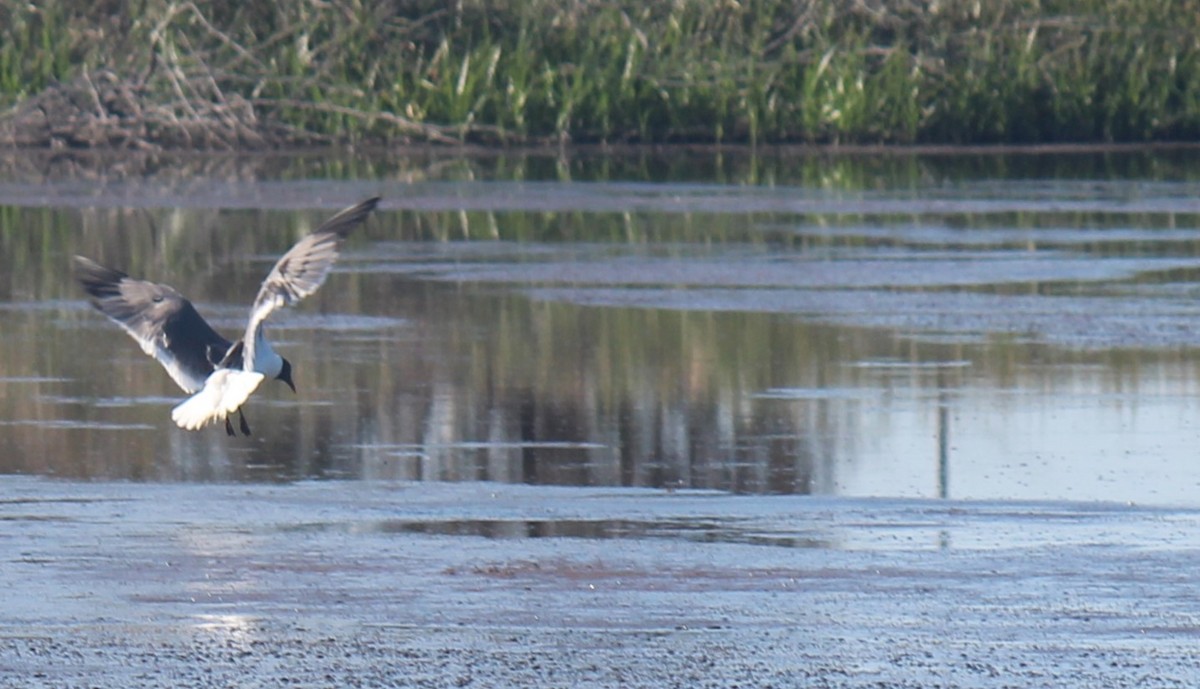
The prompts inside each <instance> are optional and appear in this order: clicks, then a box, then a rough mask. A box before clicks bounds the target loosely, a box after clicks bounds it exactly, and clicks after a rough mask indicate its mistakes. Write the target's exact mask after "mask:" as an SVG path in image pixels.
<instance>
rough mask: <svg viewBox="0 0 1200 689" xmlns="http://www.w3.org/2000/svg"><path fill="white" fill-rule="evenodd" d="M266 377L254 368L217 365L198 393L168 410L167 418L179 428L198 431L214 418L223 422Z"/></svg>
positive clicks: (248, 397)
mask: <svg viewBox="0 0 1200 689" xmlns="http://www.w3.org/2000/svg"><path fill="white" fill-rule="evenodd" d="M264 378H266V376H264V375H263V374H261V373H259V372H258V371H243V370H241V369H236V368H219V369H217V370H215V371H213V372H212V374H211V375H209V376H208V380H206V381H204V387H203V388H201V389H200V392H197V393H196V394H194V395H192V396H191V397H189V398H187V399H186V400H184V401H183V403H181V404H179V405H178V406H176V407H175V408H174V409H172V410H171V419H173V420H174V421H175V423H176V424H178V425H179V427H180V428H184V429H187V430H189V431H195V430H199V429H201V428H204V427H205V426H207V425H209V424H210V423H216V422H217V421H224V420H225V418H226V417H228V416H229V415H230V414H232V413H233V412H235V411H237V410H238V409H240V408H241V406H242V405H243V404H245V403H246V400H248V399H250V395H251V394H253V393H254V391H255V390H257V389H258V384H259V383H261V382H263V379H264Z"/></svg>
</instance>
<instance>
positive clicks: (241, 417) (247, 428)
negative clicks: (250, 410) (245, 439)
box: [238, 407, 250, 435]
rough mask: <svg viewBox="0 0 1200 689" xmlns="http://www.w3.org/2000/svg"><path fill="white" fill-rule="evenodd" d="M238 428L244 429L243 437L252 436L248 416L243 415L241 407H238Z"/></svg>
mask: <svg viewBox="0 0 1200 689" xmlns="http://www.w3.org/2000/svg"><path fill="white" fill-rule="evenodd" d="M238 426H240V427H241V429H242V435H250V424H248V423H246V415H245V414H243V413H242V409H241V407H238Z"/></svg>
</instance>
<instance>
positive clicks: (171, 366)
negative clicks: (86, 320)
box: [73, 256, 230, 392]
mask: <svg viewBox="0 0 1200 689" xmlns="http://www.w3.org/2000/svg"><path fill="white" fill-rule="evenodd" d="M73 264H74V269H75V277H76V278H77V279H78V280H79V283H80V284H81V285H83V289H84V290H85V291H86V292H87V293H88V295H89V296H90V297H91V302H92V305H93V306H95V307H96V309H97V310H99V311H100V312H101V313H103V314H104V315H105V316H108V317H109V318H110V319H111V320H112V321H113V322H115V323H116V324H117V325H119V326H121V327H122V328H124V329H125V332H127V333H129V335H130V336H131V337H133V339H134V340H136V341H137V343H138V344H139V345H141V347H142V351H144V352H145V353H147V354H149V355H150V356H152V357H154V358H155V359H157V360H158V362H159V363H160V364H162V365H163V368H165V369H167V373H169V374H170V375H171V378H172V379H173V380H174V381H175V382H176V383H178V384H179V387H181V388H183V390H184V392H196V391H197V390H199V389H200V388H202V387H204V381H205V379H206V378H208V374H209V373H211V372H212V370H213V364H214V362H215V361H219V360H220V359H221V358H222V357H224V356H225V353H226V352H227V351H228V350H229V347H230V343H229V341H228V340H226V339H225V338H223V337H221V336H220V335H219V334H217V332H216V331H215V330H213V329H212V326H210V325H209V324H208V322H207V321H205V320H204V318H203V317H202V316H201V315H200V314H199V313H198V312H197V311H196V309H195V307H193V306H192V303H191V302H190V301H188V300H187V299H186V298H184V296H183V295H182V294H180V293H179V292H178V291H177V290H175V288H173V287H171V286H169V285H162V284H158V283H154V282H147V281H145V280H135V279H133V278H131V277H129V276H128V275H126V274H125V273H122V272H121V271H119V270H113V269H112V268H106V267H104V266H102V265H100V264H99V263H96V262H95V261H92V260H90V259H87V258H84V257H82V256H75V257H74V259H73Z"/></svg>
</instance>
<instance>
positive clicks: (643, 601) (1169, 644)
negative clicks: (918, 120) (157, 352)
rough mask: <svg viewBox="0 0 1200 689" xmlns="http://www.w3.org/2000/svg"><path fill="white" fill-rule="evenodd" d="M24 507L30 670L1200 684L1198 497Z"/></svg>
mask: <svg viewBox="0 0 1200 689" xmlns="http://www.w3.org/2000/svg"><path fill="white" fill-rule="evenodd" d="M0 521H2V522H3V523H4V524H5V529H4V535H3V536H0V541H3V542H4V547H3V552H4V555H3V557H2V560H0V580H2V581H0V608H2V609H3V610H4V615H3V617H2V618H0V685H2V686H11V687H62V686H93V687H154V686H175V687H201V686H203V687H210V686H313V687H325V686H328V687H335V686H336V687H360V686H361V687H391V686H415V687H461V686H472V687H502V686H564V687H566V686H571V687H671V686H678V687H698V686H699V687H703V686H714V687H716V686H720V687H728V686H822V687H880V686H886V687H935V686H936V687H1015V686H1020V687H1043V686H1046V687H1048V686H1106V687H1134V686H1156V687H1166V686H1180V687H1185V686H1195V684H1196V682H1197V681H1200V671H1198V670H1197V667H1196V664H1195V662H1194V648H1195V643H1196V639H1197V633H1198V632H1200V584H1197V580H1196V578H1195V577H1193V576H1191V574H1190V573H1191V570H1192V568H1193V565H1194V560H1195V537H1194V534H1195V533H1196V529H1197V527H1200V512H1197V511H1195V510H1194V509H1182V508H1166V507H1140V506H1133V505H1116V504H1102V503H1092V504H1079V503H1058V502H1028V503H1021V502H1003V503H991V502H965V501H942V502H939V501H926V500H911V501H909V500H884V499H846V498H812V497H809V498H805V497H798V496H792V497H788V496H776V497H769V498H764V497H761V496H736V495H730V494H724V493H717V492H707V491H657V490H632V489H613V488H552V487H529V486H514V485H501V484H492V483H460V484H438V483H424V484H413V483H375V484H369V483H362V482H321V483H301V484H294V485H280V486H254V485H250V486H247V485H189V484H177V485H166V484H126V483H106V484H95V483H72V482H64V481H50V480H44V479H22V478H10V479H8V480H6V482H5V484H4V486H3V488H2V489H0Z"/></svg>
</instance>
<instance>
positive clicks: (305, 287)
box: [242, 196, 379, 371]
mask: <svg viewBox="0 0 1200 689" xmlns="http://www.w3.org/2000/svg"><path fill="white" fill-rule="evenodd" d="M378 204H379V197H378V196H376V197H374V198H370V199H367V200H366V201H363V202H361V203H358V204H356V205H353V206H351V207H349V208H347V209H345V210H343V211H341V212H340V213H338V214H337V215H335V216H333V217H332V218H330V219H328V220H326V221H325V222H324V223H322V224H321V226H320V227H318V228H317V229H316V230H314V231H313V232H312V233H311V234H309V235H307V236H306V237H304V238H303V239H301V240H300V241H298V242H296V244H295V246H293V247H292V248H291V249H289V250H288V252H287V253H286V254H284V255H283V257H282V258H280V259H279V260H278V261H277V262H276V263H275V267H274V268H272V269H271V272H270V274H268V275H267V279H266V280H263V283H262V287H261V288H259V290H258V296H257V297H255V298H254V306H252V307H251V308H250V320H249V321H248V322H247V324H246V334H245V337H244V338H243V340H244V342H245V353H244V356H243V359H242V360H243V362H244V363H243V367H244V368H245V369H246V370H247V371H250V370H253V369H254V347H255V344H257V342H258V340H259V337H260V336H259V330H260V329H261V328H262V324H263V321H265V320H266V319H267V317H268V316H270V315H271V313H272V312H273V311H275V309H277V308H279V307H281V306H288V305H290V304H294V303H296V302H298V301H300V300H301V299H303V298H304V297H307V296H308V295H310V294H312V293H313V292H316V291H317V289H318V288H320V287H321V283H323V282H325V276H326V275H328V274H329V269H330V268H332V267H333V264H334V261H336V260H337V257H338V252H339V251H340V250H341V245H342V240H343V239H345V238H346V235H348V234H349V233H350V231H351V230H353V229H354V228H355V227H357V226H359V225H361V224H362V222H363V221H364V220H366V219H367V216H368V215H370V214H371V211H373V210H375V206H376V205H378Z"/></svg>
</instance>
